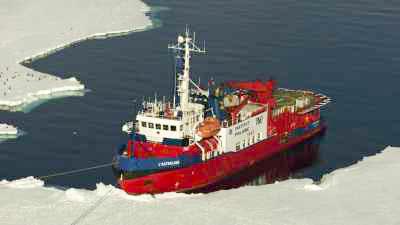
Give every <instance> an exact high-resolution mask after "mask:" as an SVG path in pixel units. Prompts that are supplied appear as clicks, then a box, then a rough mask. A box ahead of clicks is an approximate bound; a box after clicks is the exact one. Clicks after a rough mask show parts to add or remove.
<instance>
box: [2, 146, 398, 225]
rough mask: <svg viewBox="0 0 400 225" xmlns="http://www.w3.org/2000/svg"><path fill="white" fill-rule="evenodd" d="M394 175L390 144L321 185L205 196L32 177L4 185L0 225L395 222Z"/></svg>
mask: <svg viewBox="0 0 400 225" xmlns="http://www.w3.org/2000/svg"><path fill="white" fill-rule="evenodd" d="M398 171H400V148H394V147H387V148H386V149H385V150H383V151H382V153H379V154H377V155H375V156H370V157H366V158H364V159H363V160H362V161H360V162H358V163H357V164H355V165H353V166H350V167H347V168H343V169H338V170H336V171H334V172H332V173H330V174H327V175H325V176H324V179H322V180H321V182H318V183H315V182H313V181H312V180H310V179H290V180H286V181H282V182H279V183H274V184H270V185H263V186H246V187H241V188H238V189H233V190H226V191H218V192H214V193H210V194H195V195H194V194H191V195H188V194H178V193H166V194H161V195H155V196H151V195H140V196H131V195H127V194H125V193H124V192H123V191H122V190H120V189H118V188H115V187H113V186H111V185H104V184H98V185H97V189H96V190H93V191H90V190H84V189H74V188H70V189H67V190H60V189H56V188H52V187H45V186H44V184H43V182H42V181H40V180H37V179H34V178H32V177H29V178H25V179H21V180H15V181H5V180H3V181H1V182H0V224H7V225H14V224H31V225H34V224H41V225H46V224H51V225H53V224H98V225H102V224H150V225H151V224H194V225H197V224H198V225H206V224H241V225H247V224H248V225H251V224H255V225H266V224H271V225H280V224H282V225H283V224H285V225H290V224H294V225H303V224H309V225H313V224H315V225H320V224H327V225H332V224H335V225H336V224H337V225H343V224H352V225H358V224H359V225H376V224H385V225H391V224H393V225H394V224H400V207H399V205H400V192H399V191H398V187H399V185H400V179H399V175H398ZM30 183H32V184H30ZM22 187H26V188H25V189H22Z"/></svg>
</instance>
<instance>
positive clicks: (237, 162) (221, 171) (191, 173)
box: [118, 124, 325, 194]
mask: <svg viewBox="0 0 400 225" xmlns="http://www.w3.org/2000/svg"><path fill="white" fill-rule="evenodd" d="M324 130H325V125H324V124H321V125H320V126H318V127H316V128H315V129H313V130H311V131H309V132H307V133H304V134H303V135H301V136H298V137H293V138H289V139H288V140H287V142H285V143H281V142H282V137H281V136H275V137H272V138H270V139H267V140H264V141H262V142H259V143H257V144H254V145H252V146H250V147H248V148H247V149H243V150H241V151H238V152H232V153H227V154H224V155H221V156H218V157H216V158H214V159H210V160H207V161H205V162H202V163H199V164H195V165H193V166H190V167H185V168H181V169H175V170H170V171H166V172H159V173H154V174H151V175H147V176H143V177H139V178H135V179H129V180H119V181H118V182H119V185H120V187H121V188H122V189H124V190H125V191H126V192H127V193H129V194H144V193H162V192H184V191H193V190H197V189H203V188H206V187H207V186H212V185H213V184H216V183H218V182H220V181H221V180H223V179H225V178H227V177H230V176H233V175H235V174H237V173H239V172H240V171H242V170H244V169H247V168H249V167H251V166H252V165H253V164H255V163H257V162H259V161H261V160H264V159H267V158H270V157H273V156H274V155H276V154H278V153H280V152H283V151H285V150H286V149H289V148H291V147H293V146H295V145H297V144H299V143H301V142H303V141H306V140H308V139H311V138H312V137H314V136H316V135H318V134H320V133H322V132H323V131H324ZM283 163H290V162H287V161H286V162H283Z"/></svg>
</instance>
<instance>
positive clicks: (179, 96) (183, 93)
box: [168, 27, 206, 112]
mask: <svg viewBox="0 0 400 225" xmlns="http://www.w3.org/2000/svg"><path fill="white" fill-rule="evenodd" d="M177 41H178V43H177V44H175V45H174V44H171V45H168V48H169V49H174V50H176V52H177V56H176V60H177V63H176V64H177V65H176V67H177V70H176V73H177V74H176V78H175V79H176V80H177V82H176V93H175V97H174V98H176V100H177V102H179V107H180V110H182V111H183V112H186V111H189V94H190V93H189V92H190V89H189V83H190V58H191V54H190V53H191V52H196V53H205V52H206V50H205V48H202V49H201V48H199V47H197V46H196V43H195V39H194V38H193V39H192V37H191V36H190V33H189V29H188V28H187V27H186V31H185V34H184V36H182V35H179V36H178V40H177ZM176 104H177V103H176Z"/></svg>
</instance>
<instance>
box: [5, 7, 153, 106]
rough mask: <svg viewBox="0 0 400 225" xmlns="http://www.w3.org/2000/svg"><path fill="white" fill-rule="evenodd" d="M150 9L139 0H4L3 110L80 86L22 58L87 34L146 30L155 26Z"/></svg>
mask: <svg viewBox="0 0 400 225" xmlns="http://www.w3.org/2000/svg"><path fill="white" fill-rule="evenodd" d="M149 10H150V8H149V7H148V6H147V5H146V4H144V3H143V2H141V1H139V0H118V1H114V0H85V1H81V0H69V1H63V0H36V1H28V0H13V1H1V2H0V21H1V26H0V33H1V36H0V109H3V110H10V111H16V110H23V108H24V106H25V105H29V104H30V103H32V102H35V101H38V100H39V99H41V98H49V96H50V97H51V96H52V95H57V96H59V93H64V92H67V93H68V92H73V91H82V90H83V89H84V88H85V86H84V85H83V84H82V83H81V82H80V81H79V80H77V79H76V78H75V77H70V78H66V79H61V78H59V77H56V76H53V75H50V74H45V73H41V72H38V71H35V70H32V69H29V68H27V67H25V66H23V65H22V62H29V61H32V60H34V59H37V58H40V57H43V56H46V55H48V54H51V53H53V52H55V51H57V50H60V49H63V48H65V47H67V46H70V45H72V44H74V43H77V42H80V41H83V40H86V39H90V38H97V37H106V36H108V35H118V34H126V33H129V32H132V31H137V30H144V29H146V28H148V27H150V26H151V25H152V22H151V19H150V18H149V16H147V15H146V12H148V11H149ZM73 75H77V74H73Z"/></svg>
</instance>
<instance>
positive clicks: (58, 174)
mask: <svg viewBox="0 0 400 225" xmlns="http://www.w3.org/2000/svg"><path fill="white" fill-rule="evenodd" d="M114 164H115V163H114V162H111V163H105V164H100V165H97V166H92V167H86V168H82V169H75V170H69V171H65V172H58V173H53V174H48V175H45V176H39V177H36V178H37V179H40V180H44V179H48V178H51V177H58V176H64V175H69V174H74V173H80V172H85V171H89V170H94V169H100V168H103V167H109V166H112V165H114Z"/></svg>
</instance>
